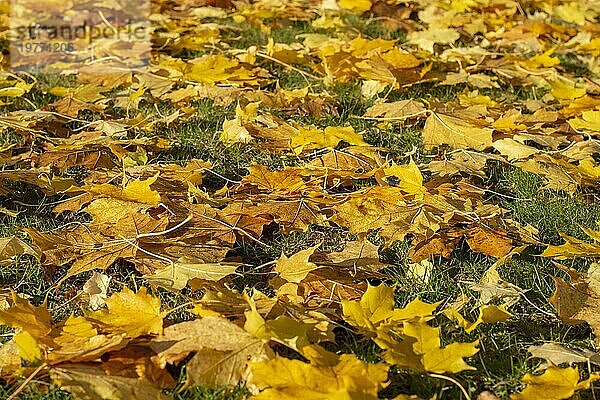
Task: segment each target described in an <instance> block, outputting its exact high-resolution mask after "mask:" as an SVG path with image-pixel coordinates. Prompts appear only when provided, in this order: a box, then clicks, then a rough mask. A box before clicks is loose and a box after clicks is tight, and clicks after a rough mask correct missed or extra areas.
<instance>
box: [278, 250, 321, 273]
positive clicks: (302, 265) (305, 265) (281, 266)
mask: <svg viewBox="0 0 600 400" xmlns="http://www.w3.org/2000/svg"><path fill="white" fill-rule="evenodd" d="M320 245H321V244H320V243H319V244H318V245H316V246H313V247H309V248H308V249H306V250H302V251H299V252H297V253H296V254H294V255H292V256H291V257H287V256H286V255H285V254H283V253H282V254H281V257H279V259H278V260H277V262H276V264H275V271H277V272H279V276H280V277H281V278H282V279H285V280H286V281H288V282H294V283H299V282H300V281H302V279H304V278H306V275H308V273H309V272H310V271H313V270H315V269H317V268H319V267H318V265H316V264H314V263H311V262H310V261H308V259H309V257H310V256H311V255H312V254H313V253H314V252H315V250H316V249H317V248H319V246H320Z"/></svg>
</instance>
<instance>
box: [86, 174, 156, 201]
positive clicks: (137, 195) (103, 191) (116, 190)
mask: <svg viewBox="0 0 600 400" xmlns="http://www.w3.org/2000/svg"><path fill="white" fill-rule="evenodd" d="M157 179H158V174H156V175H155V176H153V177H151V178H148V179H145V180H140V179H133V180H131V181H130V182H129V183H127V184H126V185H125V186H123V187H118V186H115V185H111V184H108V183H103V184H100V185H89V186H84V187H83V189H84V190H85V191H87V192H88V193H91V194H93V195H96V196H102V197H111V198H114V199H118V200H126V201H133V202H138V203H142V204H148V205H154V206H155V205H157V204H158V203H160V194H159V193H158V192H157V191H156V190H153V189H152V188H150V185H152V184H153V183H154V182H156V180H157Z"/></svg>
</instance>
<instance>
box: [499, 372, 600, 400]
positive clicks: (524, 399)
mask: <svg viewBox="0 0 600 400" xmlns="http://www.w3.org/2000/svg"><path fill="white" fill-rule="evenodd" d="M597 380H600V375H599V374H591V375H590V377H589V378H588V379H586V380H583V381H579V371H578V370H577V368H571V367H569V368H558V367H555V366H550V367H548V369H547V370H546V371H545V372H544V373H543V374H542V375H539V376H535V375H532V374H527V375H525V376H524V377H523V379H522V380H521V381H522V382H523V383H525V384H526V385H527V386H526V387H525V389H524V390H523V391H522V392H521V393H517V394H513V395H511V397H510V398H511V399H512V400H534V399H535V400H537V399H548V400H562V399H568V398H570V397H571V396H573V394H575V392H576V391H577V390H582V389H588V388H589V387H590V384H591V383H592V382H595V381H597Z"/></svg>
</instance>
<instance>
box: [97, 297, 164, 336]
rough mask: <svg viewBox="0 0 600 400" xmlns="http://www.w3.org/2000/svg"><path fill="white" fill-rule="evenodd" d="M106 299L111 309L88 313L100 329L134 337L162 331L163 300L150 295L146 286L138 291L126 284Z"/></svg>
mask: <svg viewBox="0 0 600 400" xmlns="http://www.w3.org/2000/svg"><path fill="white" fill-rule="evenodd" d="M105 301H106V306H107V308H108V309H106V310H100V311H95V312H91V313H87V314H86V318H87V319H88V320H89V321H91V322H93V323H95V324H96V325H98V328H99V329H100V331H102V332H113V333H124V334H125V335H127V337H130V338H135V337H138V336H142V335H148V334H160V333H162V326H163V317H164V313H162V312H161V311H160V306H161V303H160V299H159V298H158V297H153V296H151V295H150V294H148V293H147V291H146V288H145V287H142V288H141V289H140V290H139V291H138V292H137V293H134V292H133V291H132V290H131V289H129V288H127V287H125V288H123V290H121V291H120V292H118V293H114V294H113V295H112V296H110V297H109V298H107V299H106V300H105Z"/></svg>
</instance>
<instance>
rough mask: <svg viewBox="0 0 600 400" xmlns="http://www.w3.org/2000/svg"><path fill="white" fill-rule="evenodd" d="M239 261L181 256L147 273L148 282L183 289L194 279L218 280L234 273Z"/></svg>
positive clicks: (173, 288)
mask: <svg viewBox="0 0 600 400" xmlns="http://www.w3.org/2000/svg"><path fill="white" fill-rule="evenodd" d="M240 265H241V264H237V263H206V262H203V260H201V259H194V258H189V257H181V258H179V259H178V260H177V261H175V262H173V263H172V264H171V265H169V266H168V267H166V268H163V269H161V270H159V271H154V272H153V273H152V274H151V275H145V276H144V277H145V278H146V279H148V282H150V283H151V284H154V285H159V286H162V287H166V288H168V289H172V290H181V289H183V288H184V287H185V285H187V283H188V282H189V281H190V280H192V279H201V280H206V281H218V280H219V279H222V278H224V277H226V276H228V275H231V274H234V273H235V270H236V269H237V267H239V266H240Z"/></svg>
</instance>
